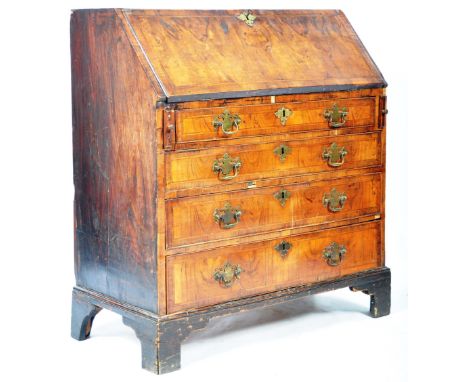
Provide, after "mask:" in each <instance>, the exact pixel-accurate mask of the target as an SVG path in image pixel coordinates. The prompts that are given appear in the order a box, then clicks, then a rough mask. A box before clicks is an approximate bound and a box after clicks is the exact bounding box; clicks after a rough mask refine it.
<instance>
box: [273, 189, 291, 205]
mask: <svg viewBox="0 0 468 382" xmlns="http://www.w3.org/2000/svg"><path fill="white" fill-rule="evenodd" d="M273 196H274V197H275V199H276V200H278V201H279V202H280V204H281V207H284V206H285V205H286V201H287V200H288V199H289V197H290V196H291V193H290V192H289V191H288V190H284V189H283V190H279V191H278V192H275V193H274V194H273Z"/></svg>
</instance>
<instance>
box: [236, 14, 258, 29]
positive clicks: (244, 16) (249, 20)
mask: <svg viewBox="0 0 468 382" xmlns="http://www.w3.org/2000/svg"><path fill="white" fill-rule="evenodd" d="M237 18H238V19H239V20H242V21H243V22H245V23H246V24H247V25H248V26H249V27H251V26H253V24H254V21H255V19H256V18H257V16H255V15H253V14H252V13H250V11H245V12H242V13H241V14H240V15H239V16H237Z"/></svg>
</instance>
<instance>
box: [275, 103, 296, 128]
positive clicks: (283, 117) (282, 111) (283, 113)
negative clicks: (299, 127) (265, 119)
mask: <svg viewBox="0 0 468 382" xmlns="http://www.w3.org/2000/svg"><path fill="white" fill-rule="evenodd" d="M291 114H292V110H290V109H288V108H286V107H281V108H279V109H278V110H277V111H276V112H275V115H276V117H277V118H279V120H280V121H281V124H282V125H283V126H284V125H286V121H287V120H288V118H289V116H290V115H291Z"/></svg>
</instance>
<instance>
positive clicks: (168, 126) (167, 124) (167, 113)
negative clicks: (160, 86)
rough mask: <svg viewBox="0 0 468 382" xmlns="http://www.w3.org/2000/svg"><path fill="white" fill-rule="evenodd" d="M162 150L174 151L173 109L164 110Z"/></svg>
mask: <svg viewBox="0 0 468 382" xmlns="http://www.w3.org/2000/svg"><path fill="white" fill-rule="evenodd" d="M163 128H164V150H174V148H175V119H174V109H171V108H169V107H168V108H166V109H164V124H163Z"/></svg>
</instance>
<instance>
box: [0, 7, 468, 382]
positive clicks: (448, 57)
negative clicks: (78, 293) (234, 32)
mask: <svg viewBox="0 0 468 382" xmlns="http://www.w3.org/2000/svg"><path fill="white" fill-rule="evenodd" d="M462 4H463V2H461V1H460V2H455V1H445V2H433V3H431V2H427V1H426V2H421V3H418V2H412V3H411V4H410V2H409V1H404V2H398V1H388V2H378V1H375V0H374V1H307V2H306V1H298V0H290V1H287V2H284V1H275V0H269V1H256V2H253V1H235V2H230V1H223V2H220V1H208V0H203V1H196V2H189V1H185V2H183V1H177V0H172V1H170V2H164V3H163V2H160V1H119V0H114V1H98V0H96V1H78V0H77V1H68V2H59V1H57V2H52V1H50V2H44V1H40V2H33V1H30V2H26V1H15V2H14V5H7V6H6V7H5V4H2V9H1V12H2V18H1V19H0V39H1V45H0V49H1V50H0V52H1V56H0V68H1V70H0V76H1V78H0V89H1V92H0V95H1V98H2V99H1V102H0V134H1V137H0V179H1V182H0V197H1V198H0V200H1V209H0V224H1V229H0V296H1V304H0V309H1V312H0V320H1V322H0V328H1V329H2V332H1V337H0V349H1V351H2V354H1V355H0V356H1V358H0V359H1V360H2V361H1V366H0V380H2V381H19V380H21V381H23V380H25V381H28V380H41V381H42V380H46V379H47V380H52V381H54V380H66V381H81V380H89V381H95V380H96V381H98V380H104V379H105V380H106V381H108V380H111V381H137V380H138V381H140V380H141V381H143V380H147V381H149V380H154V379H155V378H161V379H163V380H167V381H179V380H189V378H191V380H195V381H196V380H201V379H204V380H208V381H211V380H213V381H214V380H224V381H230V380H236V381H239V380H245V379H246V378H247V379H250V378H251V379H252V380H261V381H263V380H267V379H268V380H273V381H275V380H312V379H315V380H317V381H339V380H346V381H376V380H378V381H405V380H408V377H407V373H408V370H409V371H410V372H411V374H410V375H411V377H410V378H409V380H422V378H425V379H434V380H440V379H442V378H443V379H444V380H448V381H458V380H467V376H466V373H465V372H464V370H463V366H464V362H465V354H466V350H464V349H463V348H462V349H458V348H457V344H458V345H460V344H463V343H465V342H466V340H467V336H466V329H465V326H466V325H465V323H466V313H465V306H466V301H467V298H466V297H465V294H464V292H463V290H464V285H463V281H464V273H465V269H466V263H467V261H466V258H467V257H468V250H467V242H466V236H467V226H468V225H467V223H466V216H467V215H466V213H467V208H466V204H467V202H466V199H467V198H466V192H468V189H467V188H468V187H467V182H466V179H467V169H466V168H467V165H466V161H467V154H466V150H467V143H466V139H467V133H466V131H467V129H468V126H467V125H468V123H467V122H466V120H467V118H468V117H467V116H466V109H467V108H468V100H467V99H466V98H467V97H466V85H467V80H466V73H467V65H466V64H467V63H466V58H465V50H466V38H467V31H466V20H465V12H464V11H465V10H464V9H463V7H462ZM106 7H129V8H130V7H131V8H214V9H216V8H235V9H249V8H250V9H252V8H253V9H255V8H270V9H271V8H311V9H313V8H317V9H318V8H337V9H342V10H343V11H344V12H345V14H346V15H347V17H348V18H349V20H350V21H351V23H352V25H353V27H354V28H355V29H356V31H357V33H358V35H359V36H360V37H361V39H362V41H363V43H364V45H365V46H366V47H367V49H368V50H369V52H370V54H371V56H372V57H373V59H374V60H375V62H376V63H377V65H378V66H379V68H380V70H381V71H382V73H383V74H384V77H385V78H386V80H387V82H388V83H389V87H388V93H387V94H388V108H389V110H390V113H389V115H388V128H387V137H388V138H387V145H388V146H387V153H388V154H387V160H388V180H387V231H386V235H387V236H386V245H387V263H388V265H389V266H390V267H391V268H392V273H393V280H392V284H393V285H392V287H393V290H392V298H393V301H392V314H391V315H390V316H388V317H383V318H380V319H377V320H375V319H371V318H370V317H368V316H367V315H366V314H365V313H366V312H367V310H368V304H369V298H368V297H367V296H365V295H363V294H360V293H351V292H349V291H348V290H342V291H336V292H332V293H327V294H323V295H320V296H315V297H312V298H309V299H305V300H300V301H297V302H293V303H288V304H286V305H283V306H277V307H275V308H271V309H267V310H263V311H259V312H251V313H248V314H244V315H238V316H233V317H232V318H224V319H216V320H213V321H212V322H211V323H210V325H209V327H208V329H207V330H205V331H203V332H199V333H195V334H193V335H192V336H191V337H190V339H189V340H188V341H187V343H186V344H184V345H183V346H182V369H181V370H180V371H178V372H175V373H172V374H168V375H165V376H159V377H157V376H154V375H152V374H151V373H149V372H147V371H144V370H141V369H140V345H139V342H138V341H137V339H136V337H135V335H134V333H133V332H132V331H131V330H130V329H129V328H128V327H125V326H124V325H123V324H122V322H121V320H120V318H119V317H118V316H117V315H114V314H112V313H109V312H101V313H100V314H99V315H98V316H97V318H96V320H95V324H94V327H93V331H92V338H91V339H90V340H88V341H84V342H77V341H74V340H72V339H71V338H70V336H69V331H70V328H69V326H70V300H71V299H70V298H71V289H72V287H73V284H74V275H73V225H72V221H73V209H72V202H73V180H72V141H71V97H70V93H71V91H70V55H69V16H70V9H75V8H106ZM408 179H409V181H408ZM408 207H409V208H408ZM408 222H409V224H408ZM408 259H409V262H408ZM408 265H410V266H409V267H408ZM408 268H409V269H410V273H408ZM408 274H410V280H411V283H410V284H411V288H410V289H411V304H410V305H411V315H410V317H411V319H410V329H411V330H410V333H411V336H410V340H411V341H410V345H411V346H410V359H411V362H410V363H409V364H408V361H407V359H408V343H407V342H408V310H407V297H408V293H407V290H408V278H409V277H408Z"/></svg>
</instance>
